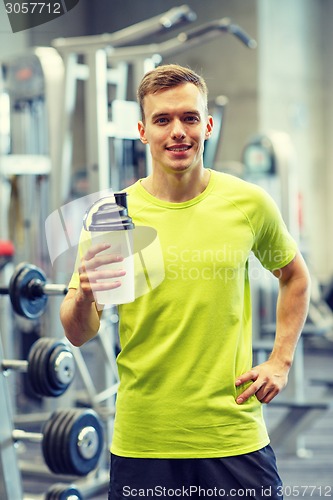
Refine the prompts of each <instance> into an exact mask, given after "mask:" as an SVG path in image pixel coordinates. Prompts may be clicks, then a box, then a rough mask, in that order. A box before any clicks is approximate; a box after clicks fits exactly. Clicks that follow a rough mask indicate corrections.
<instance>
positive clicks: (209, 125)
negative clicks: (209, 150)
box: [205, 115, 214, 139]
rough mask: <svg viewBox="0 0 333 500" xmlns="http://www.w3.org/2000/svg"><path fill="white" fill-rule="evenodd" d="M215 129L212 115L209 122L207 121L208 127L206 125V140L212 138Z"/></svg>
mask: <svg viewBox="0 0 333 500" xmlns="http://www.w3.org/2000/svg"><path fill="white" fill-rule="evenodd" d="M213 127H214V121H213V117H212V116H211V115H209V116H208V120H207V125H206V133H205V139H209V138H210V136H211V135H212V131H213Z"/></svg>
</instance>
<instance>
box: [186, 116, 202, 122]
mask: <svg viewBox="0 0 333 500" xmlns="http://www.w3.org/2000/svg"><path fill="white" fill-rule="evenodd" d="M185 121H187V122H189V123H191V122H198V121H199V118H198V117H197V116H187V117H186V118H185Z"/></svg>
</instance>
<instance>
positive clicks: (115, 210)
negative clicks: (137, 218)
mask: <svg viewBox="0 0 333 500" xmlns="http://www.w3.org/2000/svg"><path fill="white" fill-rule="evenodd" d="M126 197H127V193H126V192H122V193H114V196H108V197H106V198H101V199H100V200H98V201H97V202H95V203H94V204H93V205H92V206H91V207H90V208H89V209H88V210H87V212H86V214H85V216H84V219H83V226H84V228H85V230H86V231H124V230H129V229H134V227H135V226H134V223H133V221H132V219H131V217H130V216H129V215H128V210H127V198H126Z"/></svg>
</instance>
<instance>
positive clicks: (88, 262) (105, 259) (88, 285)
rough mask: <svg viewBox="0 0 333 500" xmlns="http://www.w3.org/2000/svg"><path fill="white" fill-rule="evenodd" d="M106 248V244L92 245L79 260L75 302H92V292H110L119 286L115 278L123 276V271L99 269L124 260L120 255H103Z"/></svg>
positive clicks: (124, 272)
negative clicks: (78, 279) (78, 281)
mask: <svg viewBox="0 0 333 500" xmlns="http://www.w3.org/2000/svg"><path fill="white" fill-rule="evenodd" d="M108 248H110V245H108V244H99V245H94V246H92V247H91V248H90V249H89V250H88V251H87V253H86V254H85V256H84V257H83V258H82V259H81V263H80V266H79V269H78V272H79V278H80V284H79V288H78V289H77V292H76V298H77V300H82V301H86V302H94V292H99V291H104V290H112V289H114V288H118V287H119V286H121V282H120V281H118V280H117V279H116V278H120V277H121V276H125V274H126V271H125V270H114V269H105V268H103V269H100V267H101V266H105V265H107V264H112V263H114V262H121V261H123V260H124V259H123V257H122V256H120V255H115V254H112V253H109V252H108V253H105V252H104V251H105V250H107V249H108ZM100 280H103V281H100ZM105 280H110V281H105Z"/></svg>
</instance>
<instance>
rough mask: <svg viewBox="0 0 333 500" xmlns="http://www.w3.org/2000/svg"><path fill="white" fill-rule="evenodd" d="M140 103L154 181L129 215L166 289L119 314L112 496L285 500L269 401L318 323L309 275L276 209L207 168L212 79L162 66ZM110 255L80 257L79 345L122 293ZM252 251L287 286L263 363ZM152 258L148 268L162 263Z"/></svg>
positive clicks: (71, 333) (134, 192)
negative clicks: (310, 315) (98, 294)
mask: <svg viewBox="0 0 333 500" xmlns="http://www.w3.org/2000/svg"><path fill="white" fill-rule="evenodd" d="M138 98H139V103H140V106H141V112H142V120H141V121H140V122H139V125H138V127H139V133H140V138H141V141H142V142H143V143H144V144H147V145H149V147H150V153H151V156H152V172H151V174H150V175H149V176H148V177H146V178H144V179H140V180H139V181H137V182H136V183H135V184H133V185H132V186H130V187H129V188H128V189H127V190H126V191H127V192H128V195H129V196H128V205H129V213H130V215H131V217H132V219H133V221H134V222H135V225H136V227H139V226H149V227H151V228H154V230H155V231H156V232H157V234H158V238H159V241H160V244H161V248H162V251H163V262H162V265H163V266H164V271H165V279H164V281H163V282H162V283H160V284H159V286H157V287H155V288H154V289H152V288H150V289H149V291H147V293H146V294H144V295H142V296H140V297H137V298H136V300H135V301H134V302H133V303H130V304H123V305H121V306H119V316H120V326H119V335H120V343H121V352H120V354H119V355H118V358H117V363H118V368H119V376H120V386H119V391H118V395H117V408H116V418H115V424H114V434H113V440H112V445H111V480H110V491H109V499H110V500H118V499H121V498H128V497H133V496H135V495H136V492H138V491H140V492H143V493H142V496H150V497H152V498H157V497H159V496H161V494H160V492H161V491H163V492H164V493H163V495H164V496H167V497H168V496H170V497H171V496H175V495H177V496H179V495H178V492H183V493H182V496H188V495H189V493H188V492H191V497H192V498H200V497H202V496H213V497H219V496H222V493H221V492H223V496H225V497H228V496H229V497H230V496H232V497H234V498H241V497H244V496H251V498H255V499H259V498H267V495H266V492H267V491H270V492H271V496H270V498H273V499H276V500H277V499H281V498H282V493H281V492H282V489H281V480H280V477H279V474H278V471H277V468H276V461H275V456H274V452H273V450H272V449H271V447H270V445H269V437H268V434H267V430H266V426H265V423H264V420H263V415H262V404H263V403H269V402H270V401H271V400H272V399H273V398H274V397H275V396H276V395H277V394H278V393H279V392H280V391H281V390H282V389H283V388H284V387H285V385H286V383H287V379H288V372H289V370H290V367H291V365H292V362H293V357H294V352H295V348H296V345H297V341H298V338H299V335H300V333H301V330H302V327H303V324H304V321H305V318H306V314H307V308H308V300H309V292H308V289H309V276H308V271H307V269H306V266H305V264H304V261H303V259H302V257H301V255H300V253H299V251H298V249H297V246H296V244H295V242H294V240H293V239H292V238H291V236H290V235H289V233H288V231H287V228H286V226H285V224H284V222H283V220H282V219H281V215H280V213H279V211H278V209H277V207H276V205H275V204H274V202H273V201H272V199H271V198H270V197H269V196H268V195H267V194H266V193H265V192H264V191H263V190H262V189H261V188H259V187H257V186H254V185H252V184H249V183H247V182H245V181H243V180H241V179H238V178H236V177H233V176H231V175H228V174H224V173H218V172H216V171H214V170H211V169H208V168H205V167H204V165H203V151H204V143H205V140H207V139H209V137H210V135H211V133H212V131H213V120H212V118H211V116H209V114H208V110H207V88H206V84H205V82H204V80H203V79H202V78H201V77H200V76H199V75H197V74H196V73H195V72H193V71H192V70H190V69H188V68H184V67H181V66H178V65H164V66H160V67H158V68H156V69H154V70H153V71H151V72H149V73H147V74H146V75H145V76H144V78H143V80H142V82H141V84H140V86H139V90H138ZM207 167H209V166H207ZM101 250H102V248H101V247H95V248H92V249H91V250H89V252H88V253H87V254H85V255H83V256H82V258H81V263H80V266H79V269H78V270H76V271H75V273H74V274H73V278H72V280H71V282H70V283H69V292H68V294H67V296H66V298H65V299H64V302H63V304H62V308H61V318H62V322H63V325H64V328H65V332H66V335H67V337H68V339H69V340H70V341H71V342H73V343H74V344H75V345H81V344H83V343H84V342H86V341H87V340H89V339H90V338H92V337H93V336H94V335H96V334H97V332H98V328H99V312H98V309H99V308H98V307H97V306H96V304H95V303H94V291H96V290H100V289H105V288H106V287H108V288H110V289H111V288H114V287H118V286H121V279H119V276H120V275H119V274H118V277H117V276H116V275H114V276H112V275H109V277H110V282H109V283H108V284H105V283H103V284H101V283H99V282H98V281H97V278H99V277H100V272H99V266H100V265H101V264H104V263H105V261H104V260H103V259H101V257H100V255H99V253H100V251H101ZM252 252H253V253H254V254H255V255H256V256H257V258H258V259H259V260H260V262H261V264H262V265H263V266H264V267H265V268H266V269H268V270H269V271H271V272H272V273H273V274H274V275H275V276H276V277H277V279H278V280H279V285H280V288H279V296H278V301H277V324H276V335H275V342H274V347H273V351H272V353H271V355H270V357H269V359H268V360H267V361H266V362H265V363H262V364H260V365H257V366H252V324H251V300H250V284H249V273H248V261H249V257H250V254H251V253H252ZM150 257H151V262H149V265H150V266H151V265H153V267H154V265H155V266H156V268H157V267H158V266H159V265H161V264H160V262H161V261H160V260H158V259H156V262H154V255H151V256H150ZM108 258H109V259H110V261H112V259H114V260H117V259H118V260H119V256H113V257H112V256H111V257H108ZM157 271H158V270H157ZM149 272H150V269H149V270H148V269H146V272H145V274H146V275H147V276H148V275H149ZM148 277H149V276H148ZM112 278H114V279H112ZM138 278H139V276H138ZM140 495H141V493H140Z"/></svg>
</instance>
